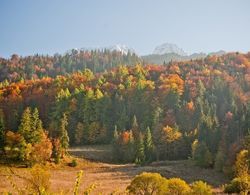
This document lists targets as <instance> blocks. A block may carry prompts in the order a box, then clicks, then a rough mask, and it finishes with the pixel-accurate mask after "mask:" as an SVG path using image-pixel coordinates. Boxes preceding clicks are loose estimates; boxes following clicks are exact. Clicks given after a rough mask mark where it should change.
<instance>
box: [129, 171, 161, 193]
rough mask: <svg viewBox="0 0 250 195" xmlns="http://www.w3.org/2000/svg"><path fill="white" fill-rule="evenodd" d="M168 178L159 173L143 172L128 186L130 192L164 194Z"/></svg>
mask: <svg viewBox="0 0 250 195" xmlns="http://www.w3.org/2000/svg"><path fill="white" fill-rule="evenodd" d="M165 185H166V179H165V178H164V177H162V176H161V175H160V174H158V173H145V172H144V173H141V174H140V175H137V176H135V178H134V179H133V180H132V181H131V183H130V185H129V186H128V187H127V190H128V192H129V194H145V195H146V194H152V195H153V194H155V195H156V194H157V195H160V194H163V192H164V191H165V190H164V187H165Z"/></svg>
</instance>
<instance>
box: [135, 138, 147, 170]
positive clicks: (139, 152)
mask: <svg viewBox="0 0 250 195" xmlns="http://www.w3.org/2000/svg"><path fill="white" fill-rule="evenodd" d="M137 142H138V143H137V144H136V154H135V163H136V164H140V165H142V164H144V162H145V148H144V142H143V136H142V134H139V139H138V141H137Z"/></svg>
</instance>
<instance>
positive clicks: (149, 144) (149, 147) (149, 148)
mask: <svg viewBox="0 0 250 195" xmlns="http://www.w3.org/2000/svg"><path fill="white" fill-rule="evenodd" d="M144 145H145V160H146V162H151V161H152V160H153V158H154V144H153V139H152V134H151V131H150V128H149V127H147V130H146V134H145V139H144Z"/></svg>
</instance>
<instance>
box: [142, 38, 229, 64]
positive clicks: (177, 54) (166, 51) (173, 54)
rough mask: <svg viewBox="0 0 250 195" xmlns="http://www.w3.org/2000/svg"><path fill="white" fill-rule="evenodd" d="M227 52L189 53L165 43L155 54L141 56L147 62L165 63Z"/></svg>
mask: <svg viewBox="0 0 250 195" xmlns="http://www.w3.org/2000/svg"><path fill="white" fill-rule="evenodd" d="M225 53H226V52H225V51H223V50H220V51H218V52H211V53H208V54H206V53H203V52H201V53H193V54H191V55H188V54H187V53H186V52H185V51H184V50H183V49H181V48H179V47H178V46H177V45H175V44H171V43H164V44H162V45H159V46H157V47H156V48H155V49H154V51H153V54H149V55H144V56H141V58H142V59H143V60H144V62H146V63H153V64H164V63H168V62H170V61H183V60H191V59H192V60H195V59H199V58H204V57H206V56H208V55H217V56H221V55H224V54H225Z"/></svg>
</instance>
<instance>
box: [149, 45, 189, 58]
mask: <svg viewBox="0 0 250 195" xmlns="http://www.w3.org/2000/svg"><path fill="white" fill-rule="evenodd" d="M168 53H175V54H178V55H180V56H186V55H187V54H186V53H185V52H184V50H183V49H181V48H179V47H178V46H177V45H176V44H171V43H164V44H162V45H159V46H157V47H156V48H155V49H154V51H153V54H156V55H163V54H168Z"/></svg>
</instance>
